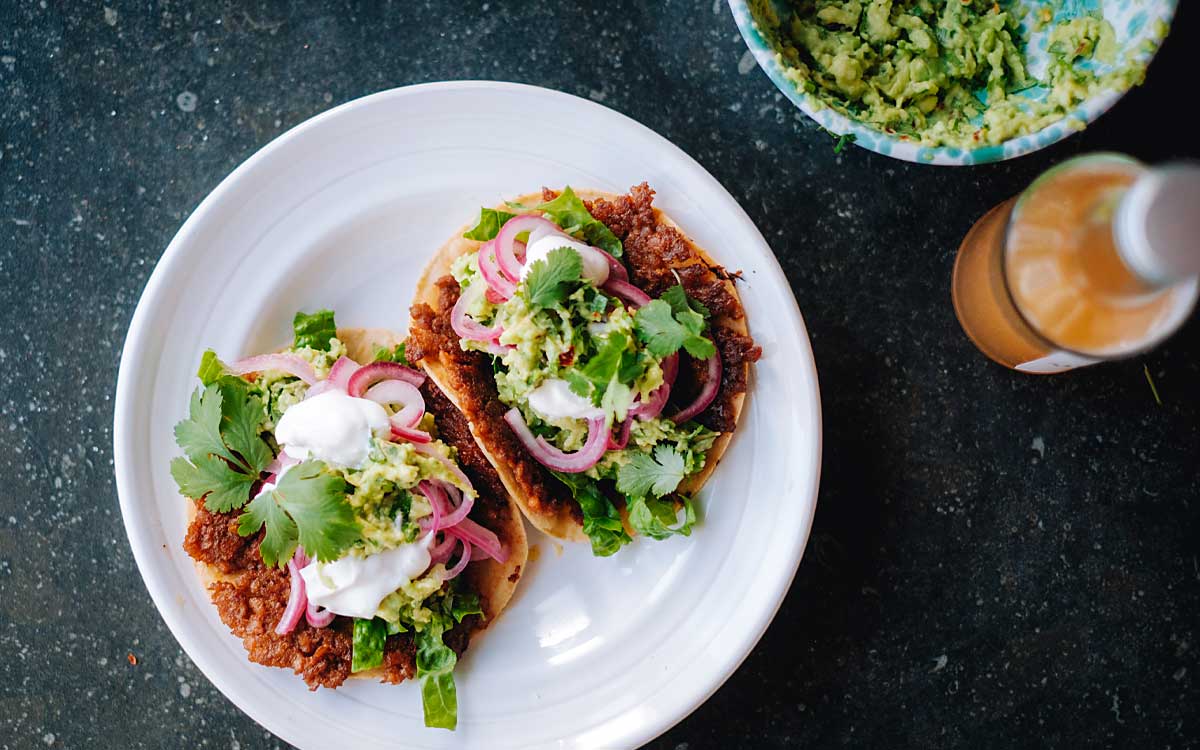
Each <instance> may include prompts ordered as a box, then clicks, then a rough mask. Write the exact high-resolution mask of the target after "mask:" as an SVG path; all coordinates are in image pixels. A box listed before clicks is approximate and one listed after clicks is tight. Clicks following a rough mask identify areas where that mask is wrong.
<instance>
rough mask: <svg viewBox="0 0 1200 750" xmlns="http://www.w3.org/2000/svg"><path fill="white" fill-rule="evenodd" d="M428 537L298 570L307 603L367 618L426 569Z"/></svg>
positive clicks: (347, 615)
mask: <svg viewBox="0 0 1200 750" xmlns="http://www.w3.org/2000/svg"><path fill="white" fill-rule="evenodd" d="M431 541H432V539H431V538H430V535H428V534H426V535H425V536H423V537H422V538H421V539H420V540H418V541H416V542H413V543H411V544H402V545H400V546H399V547H397V548H395V549H389V550H386V551H384V552H377V553H375V554H373V555H370V556H368V557H354V556H351V555H347V556H346V557H343V558H340V559H338V560H334V561H333V562H331V563H323V562H317V561H313V562H311V563H309V564H308V565H306V566H304V567H303V568H301V569H300V577H301V578H303V579H304V591H305V593H306V594H307V595H308V601H309V603H310V604H312V605H314V606H317V607H324V608H325V609H328V610H329V611H331V612H333V613H335V614H339V615H345V616H346V617H361V618H363V619H370V618H372V617H374V616H375V612H376V610H378V609H379V604H380V602H382V601H383V600H384V598H385V597H387V595H388V594H391V593H392V592H393V591H395V590H396V589H398V588H400V587H401V586H403V585H404V584H406V583H408V582H409V581H411V580H413V579H414V578H417V577H418V576H420V575H421V574H422V573H424V572H425V571H426V570H428V569H429V561H430V558H429V543H430V542H431Z"/></svg>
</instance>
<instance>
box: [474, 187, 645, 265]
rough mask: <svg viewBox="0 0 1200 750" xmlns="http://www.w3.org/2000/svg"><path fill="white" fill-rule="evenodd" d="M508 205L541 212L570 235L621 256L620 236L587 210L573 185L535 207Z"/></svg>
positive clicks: (613, 254)
mask: <svg viewBox="0 0 1200 750" xmlns="http://www.w3.org/2000/svg"><path fill="white" fill-rule="evenodd" d="M508 205H509V206H510V207H512V208H515V209H517V210H518V211H540V212H541V213H542V214H543V215H544V216H545V217H546V218H548V219H550V220H551V221H553V222H554V223H555V224H558V225H559V226H560V227H562V229H563V231H564V232H566V233H567V234H570V235H574V236H576V237H581V238H582V239H584V240H585V241H586V242H587V243H588V244H589V245H595V246H596V247H599V248H602V249H604V250H606V251H607V252H608V254H609V255H611V256H613V257H614V258H620V257H621V254H622V253H623V252H624V250H623V249H622V247H621V241H620V240H619V239H617V236H616V235H615V234H613V233H612V230H611V229H609V228H608V227H606V226H605V225H604V224H602V223H601V222H599V221H597V220H596V219H595V218H594V217H593V216H592V215H591V213H589V212H588V210H587V206H585V205H583V200H582V199H581V198H580V197H579V196H578V195H576V194H575V191H574V190H572V189H571V186H570V185H568V186H567V187H565V188H563V191H562V192H561V193H559V195H558V197H557V198H555V199H554V200H552V201H547V202H545V203H539V204H537V205H535V206H523V205H521V204H520V203H509V204H508ZM489 239H490V238H489Z"/></svg>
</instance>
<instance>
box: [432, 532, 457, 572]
mask: <svg viewBox="0 0 1200 750" xmlns="http://www.w3.org/2000/svg"><path fill="white" fill-rule="evenodd" d="M432 534H433V532H430V535H432ZM456 544H458V537H455V536H451V535H450V534H446V533H443V534H442V541H440V542H438V543H437V544H434V545H433V546H431V547H430V548H429V563H430V564H431V565H437V564H438V563H444V562H446V561H447V560H449V559H450V554H451V553H452V552H454V545H456Z"/></svg>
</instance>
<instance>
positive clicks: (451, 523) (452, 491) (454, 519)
mask: <svg viewBox="0 0 1200 750" xmlns="http://www.w3.org/2000/svg"><path fill="white" fill-rule="evenodd" d="M438 484H440V485H441V486H442V491H443V492H445V493H446V497H447V498H454V497H461V500H460V501H458V507H456V508H454V510H452V511H451V512H450V513H447V514H446V515H445V516H443V517H442V528H443V529H450V528H453V527H455V526H457V525H458V524H460V523H462V520H463V519H464V518H466V517H467V514H468V513H470V512H471V508H472V507H474V505H475V496H474V495H473V494H470V493H468V494H466V495H459V493H458V488H457V487H455V486H454V485H452V484H450V483H448V482H443V481H441V480H438ZM448 505H449V506H450V507H453V506H454V502H450V503H449V504H448Z"/></svg>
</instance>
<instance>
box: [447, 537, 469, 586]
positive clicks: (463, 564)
mask: <svg viewBox="0 0 1200 750" xmlns="http://www.w3.org/2000/svg"><path fill="white" fill-rule="evenodd" d="M460 541H461V542H462V554H461V555H459V558H458V562H456V563H454V567H453V568H450V569H449V570H447V571H446V578H445V580H447V581H452V580H454V579H455V578H458V574H459V573H461V572H463V571H464V570H466V569H467V564H468V563H470V562H471V545H470V544H469V543H468V542H466V541H463V540H460Z"/></svg>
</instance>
